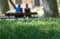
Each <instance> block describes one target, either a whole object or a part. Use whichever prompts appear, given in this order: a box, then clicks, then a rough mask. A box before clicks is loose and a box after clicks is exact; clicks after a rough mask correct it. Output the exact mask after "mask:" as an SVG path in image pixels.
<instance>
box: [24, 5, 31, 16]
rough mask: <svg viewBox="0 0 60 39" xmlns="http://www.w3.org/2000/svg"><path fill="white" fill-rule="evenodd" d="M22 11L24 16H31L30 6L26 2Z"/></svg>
mask: <svg viewBox="0 0 60 39" xmlns="http://www.w3.org/2000/svg"><path fill="white" fill-rule="evenodd" d="M24 11H25V16H26V17H31V13H30V8H29V7H28V4H26V8H25V9H24Z"/></svg>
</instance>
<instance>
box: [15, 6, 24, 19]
mask: <svg viewBox="0 0 60 39" xmlns="http://www.w3.org/2000/svg"><path fill="white" fill-rule="evenodd" d="M21 12H23V9H22V8H21V6H20V5H18V7H16V13H20V14H16V15H15V17H16V18H17V17H24V15H23V14H22V13H21Z"/></svg>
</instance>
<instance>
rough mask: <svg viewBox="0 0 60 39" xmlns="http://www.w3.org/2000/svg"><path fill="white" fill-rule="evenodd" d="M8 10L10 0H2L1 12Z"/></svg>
mask: <svg viewBox="0 0 60 39" xmlns="http://www.w3.org/2000/svg"><path fill="white" fill-rule="evenodd" d="M8 10H9V6H8V0H0V13H5V12H6V11H8Z"/></svg>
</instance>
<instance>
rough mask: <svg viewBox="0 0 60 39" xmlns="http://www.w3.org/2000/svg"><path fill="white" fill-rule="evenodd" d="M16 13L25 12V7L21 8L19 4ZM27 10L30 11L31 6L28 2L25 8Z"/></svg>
mask: <svg viewBox="0 0 60 39" xmlns="http://www.w3.org/2000/svg"><path fill="white" fill-rule="evenodd" d="M15 10H16V13H20V12H23V8H21V6H20V5H18V7H16V9H15ZM24 11H25V12H30V8H29V7H28V4H26V8H25V9H24Z"/></svg>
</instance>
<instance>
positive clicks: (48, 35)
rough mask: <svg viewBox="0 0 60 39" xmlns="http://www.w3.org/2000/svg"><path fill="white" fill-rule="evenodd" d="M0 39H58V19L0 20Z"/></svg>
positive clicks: (59, 35)
mask: <svg viewBox="0 0 60 39" xmlns="http://www.w3.org/2000/svg"><path fill="white" fill-rule="evenodd" d="M0 39H60V18H41V19H29V20H27V19H23V20H0Z"/></svg>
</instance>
